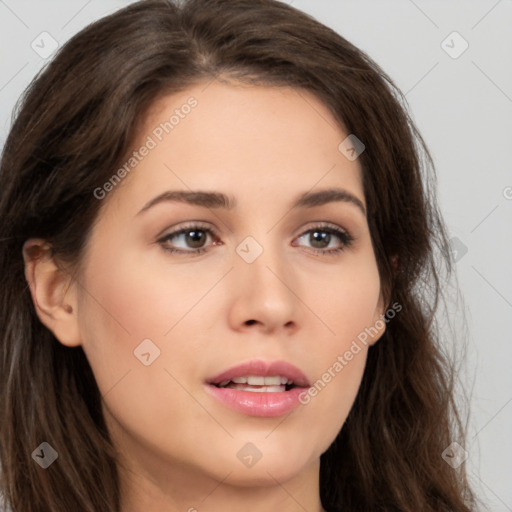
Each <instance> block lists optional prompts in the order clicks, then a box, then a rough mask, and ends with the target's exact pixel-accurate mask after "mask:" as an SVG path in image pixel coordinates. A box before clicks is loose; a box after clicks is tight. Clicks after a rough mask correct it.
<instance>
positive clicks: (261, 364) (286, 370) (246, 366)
mask: <svg viewBox="0 0 512 512" xmlns="http://www.w3.org/2000/svg"><path fill="white" fill-rule="evenodd" d="M249 375H258V376H262V377H271V376H274V375H280V376H281V377H286V378H288V379H289V380H291V381H293V384H294V385H295V386H299V387H309V386H310V384H309V380H308V378H307V377H306V375H305V374H304V373H303V372H302V371H301V370H299V369H298V368H297V367H296V366H294V365H293V364H290V363H288V362H286V361H272V362H269V361H262V360H253V361H249V362H247V363H242V364H239V365H236V366H232V367H231V368H228V369H227V370H225V371H223V372H222V373H219V374H218V375H215V376H214V377H211V378H209V379H207V381H206V382H207V383H208V384H220V383H221V382H224V381H227V380H230V379H235V378H237V377H246V376H249Z"/></svg>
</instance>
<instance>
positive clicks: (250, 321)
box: [245, 320, 256, 325]
mask: <svg viewBox="0 0 512 512" xmlns="http://www.w3.org/2000/svg"><path fill="white" fill-rule="evenodd" d="M245 323H246V324H247V325H252V324H255V323H256V320H247V322H245Z"/></svg>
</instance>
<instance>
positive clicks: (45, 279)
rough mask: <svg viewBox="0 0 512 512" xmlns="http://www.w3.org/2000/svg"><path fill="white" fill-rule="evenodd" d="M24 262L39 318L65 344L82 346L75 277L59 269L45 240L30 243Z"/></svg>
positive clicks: (25, 250) (24, 255) (24, 251)
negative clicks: (73, 278)
mask: <svg viewBox="0 0 512 512" xmlns="http://www.w3.org/2000/svg"><path fill="white" fill-rule="evenodd" d="M23 259H24V261H25V278H26V280H27V282H28V285H29V287H30V294H31V296H32V301H33V303H34V307H35V310H36V313H37V316H38V317H39V319H40V320H41V322H42V323H43V324H44V325H45V326H46V327H47V328H48V329H50V331H52V332H53V334H54V335H55V337H56V338H57V339H58V340H59V341H60V342H61V343H62V344H63V345H66V346H69V347H76V346H78V345H80V344H81V340H80V332H79V329H78V318H77V296H76V293H77V290H76V286H75V285H73V283H72V279H71V275H70V274H69V273H68V272H66V271H65V270H64V269H62V268H60V267H59V266H58V264H57V262H56V261H55V259H54V257H53V256H52V254H51V247H50V245H49V244H48V243H47V242H46V241H45V240H42V239H35V238H32V239H30V240H27V241H26V242H25V244H24V245H23Z"/></svg>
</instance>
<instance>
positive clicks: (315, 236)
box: [311, 231, 331, 245]
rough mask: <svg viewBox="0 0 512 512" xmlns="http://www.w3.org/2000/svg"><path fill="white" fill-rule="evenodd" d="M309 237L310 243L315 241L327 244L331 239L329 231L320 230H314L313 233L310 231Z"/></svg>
mask: <svg viewBox="0 0 512 512" xmlns="http://www.w3.org/2000/svg"><path fill="white" fill-rule="evenodd" d="M311 237H312V244H313V245H314V244H315V243H316V242H320V243H322V242H327V245H329V242H330V240H331V234H330V233H325V232H320V231H314V232H313V233H311Z"/></svg>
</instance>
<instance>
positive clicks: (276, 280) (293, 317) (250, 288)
mask: <svg viewBox="0 0 512 512" xmlns="http://www.w3.org/2000/svg"><path fill="white" fill-rule="evenodd" d="M231 279H232V280H233V281H232V282H233V283H234V284H233V293H232V294H231V297H230V304H229V313H228V317H229V318H228V320H229V323H230V326H231V328H232V329H234V330H237V331H251V330H258V331H259V332H261V333H263V334H272V333H276V334H277V333H278V332H279V331H282V332H281V333H280V334H281V335H291V334H293V333H294V332H296V330H297V329H298V328H299V317H298V316H299V314H300V311H299V309H300V304H301V301H300V299H299V293H300V290H298V289H297V288H298V287H299V284H298V283H297V282H296V279H294V272H293V269H292V267H291V266H290V265H289V264H288V265H287V264H286V262H285V261H284V257H283V255H282V254H279V250H278V249H274V250H272V249H271V248H270V247H265V248H264V250H263V252H262V254H261V255H260V256H259V257H257V258H256V259H255V260H254V261H252V262H251V263H248V262H247V261H245V260H244V259H243V258H242V257H239V256H238V255H236V257H235V268H234V269H233V272H231Z"/></svg>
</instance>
